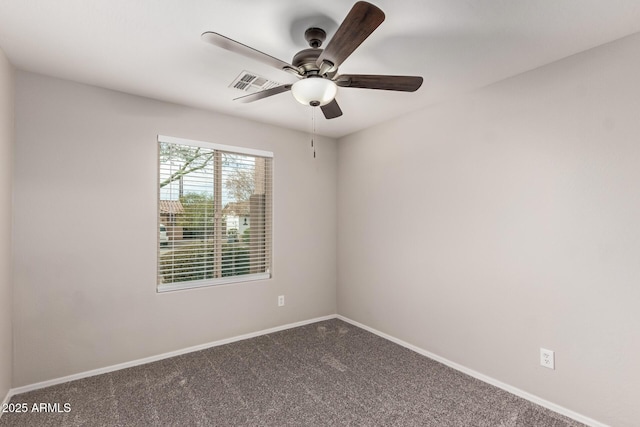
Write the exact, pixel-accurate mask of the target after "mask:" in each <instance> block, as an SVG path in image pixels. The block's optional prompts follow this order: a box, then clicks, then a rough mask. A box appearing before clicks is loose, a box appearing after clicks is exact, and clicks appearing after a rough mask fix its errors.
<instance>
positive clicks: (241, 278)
mask: <svg viewBox="0 0 640 427" xmlns="http://www.w3.org/2000/svg"><path fill="white" fill-rule="evenodd" d="M161 143H168V144H180V145H188V146H192V147H202V148H206V149H212V150H219V151H225V152H230V153H234V154H244V155H249V156H256V157H265V158H269V159H271V190H270V195H271V200H270V201H269V208H270V211H271V212H270V213H269V214H268V218H269V220H270V224H269V229H270V230H271V234H272V233H273V231H272V230H273V213H272V211H273V175H274V173H273V163H274V162H273V157H274V156H273V153H272V152H271V151H265V150H258V149H253V148H247V147H238V146H232V145H225V144H219V143H214V142H206V141H198V140H192V139H185V138H179V137H174V136H166V135H158V138H157V142H156V144H157V145H156V147H157V149H158V150H159V149H160V144H161ZM158 159H159V152H158V153H157V155H156V161H157V160H158ZM159 177H160V168H159V163H158V179H157V180H156V188H157V190H158V194H157V198H156V199H157V205H156V218H157V224H156V230H158V229H159V226H160V215H159V206H158V205H159V203H160V187H159V186H158V182H159ZM158 240H159V233H158ZM269 245H270V247H269V248H268V252H269V261H270V263H272V262H273V243H272V237H271V239H270V241H269ZM156 256H157V259H156V276H157V275H158V268H159V264H160V244H159V241H158V244H157V250H156ZM271 269H272V265H269V267H268V268H267V271H266V272H264V273H253V274H242V275H237V276H227V277H218V278H211V279H203V280H191V281H185V282H174V283H160V284H158V283H157V282H156V292H158V293H162V292H170V291H177V290H184V289H194V288H202V287H209V286H217V285H227V284H233V283H242V282H251V281H256V280H267V279H271Z"/></svg>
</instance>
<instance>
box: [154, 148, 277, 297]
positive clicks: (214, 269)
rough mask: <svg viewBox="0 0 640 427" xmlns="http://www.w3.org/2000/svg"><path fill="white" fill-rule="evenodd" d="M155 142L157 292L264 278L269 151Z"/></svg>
mask: <svg viewBox="0 0 640 427" xmlns="http://www.w3.org/2000/svg"><path fill="white" fill-rule="evenodd" d="M158 143H159V148H158V149H159V156H158V157H159V177H158V223H159V225H158V275H157V276H158V291H160V292H162V291H169V290H177V289H185V288H192V287H201V286H209V285H215V284H223V283H232V282H239V281H247V280H259V279H266V278H269V277H270V274H271V229H272V226H271V224H272V217H271V211H272V206H271V205H272V157H273V154H272V153H270V152H265V151H260V150H251V149H245V148H240V147H232V146H228V145H220V144H212V143H206V142H201V141H191V140H184V139H179V138H173V137H166V136H159V137H158Z"/></svg>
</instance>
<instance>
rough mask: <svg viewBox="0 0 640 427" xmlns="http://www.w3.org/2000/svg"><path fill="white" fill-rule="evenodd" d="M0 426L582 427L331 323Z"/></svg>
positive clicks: (95, 391) (167, 369)
mask: <svg viewBox="0 0 640 427" xmlns="http://www.w3.org/2000/svg"><path fill="white" fill-rule="evenodd" d="M42 402H44V403H59V404H60V408H61V410H64V407H63V405H64V403H69V404H70V405H71V410H70V412H66V413H65V412H62V413H38V412H28V413H26V414H15V413H9V414H4V415H3V416H2V418H0V426H58V425H61V426H172V425H175V426H189V425H194V426H195V425H202V426H244V425H251V426H342V425H353V426H438V427H440V426H491V427H494V426H503V427H507V426H541V427H542V426H544V427H556V426H557V427H566V426H580V425H582V424H580V423H577V422H575V421H572V420H570V419H568V418H565V417H563V416H561V415H559V414H556V413H554V412H551V411H549V410H547V409H544V408H542V407H539V406H536V405H534V404H532V403H530V402H528V401H526V400H523V399H521V398H519V397H516V396H514V395H512V394H509V393H507V392H505V391H502V390H500V389H498V388H495V387H493V386H490V385H488V384H486V383H483V382H481V381H478V380H476V379H474V378H471V377H469V376H467V375H465V374H462V373H460V372H458V371H455V370H453V369H451V368H448V367H446V366H444V365H442V364H440V363H438V362H435V361H433V360H430V359H428V358H426V357H424V356H421V355H419V354H417V353H415V352H412V351H410V350H407V349H405V348H404V347H401V346H398V345H396V344H394V343H391V342H389V341H387V340H385V339H382V338H380V337H378V336H376V335H373V334H371V333H369V332H367V331H364V330H362V329H360V328H356V327H354V326H352V325H350V324H348V323H345V322H342V321H340V320H337V319H336V320H329V321H324V322H319V323H315V324H312V325H307V326H303V327H299V328H294V329H289V330H286V331H282V332H278V333H274V334H270V335H264V336H261V337H257V338H253V339H249V340H245V341H240V342H236V343H232V344H227V345H224V346H219V347H214V348H211V349H208V350H203V351H198V352H194V353H190V354H187V355H183V356H178V357H174V358H171V359H165V360H162V361H159V362H154V363H150V364H146V365H141V366H137V367H134V368H129V369H124V370H121V371H117V372H112V373H109V374H104V375H98V376H95V377H91V378H86V379H82V380H78V381H72V382H68V383H65V384H60V385H57V386H53V387H49V388H46V389H41V390H36V391H32V392H29V393H24V394H20V395H16V396H13V398H12V399H11V403H27V404H28V405H29V408H30V409H31V407H32V405H33V403H42Z"/></svg>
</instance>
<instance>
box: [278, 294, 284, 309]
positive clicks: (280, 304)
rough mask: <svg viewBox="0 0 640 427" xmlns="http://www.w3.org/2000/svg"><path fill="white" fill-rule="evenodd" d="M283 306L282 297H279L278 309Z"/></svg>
mask: <svg viewBox="0 0 640 427" xmlns="http://www.w3.org/2000/svg"><path fill="white" fill-rule="evenodd" d="M283 305H284V295H280V296H279V297H278V307H282V306H283Z"/></svg>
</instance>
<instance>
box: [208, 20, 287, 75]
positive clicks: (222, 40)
mask: <svg viewBox="0 0 640 427" xmlns="http://www.w3.org/2000/svg"><path fill="white" fill-rule="evenodd" d="M200 37H201V38H202V40H203V41H205V42H207V43H210V44H212V45H214V46H218V47H221V48H223V49H226V50H228V51H230V52H234V53H237V54H240V55H242V56H246V57H247V58H251V59H254V60H256V61H260V62H262V63H264V64H267V65H271V66H272V67H276V68H279V69H281V70H284V71H287V72H290V73H293V74H296V75H300V71H298V69H297V68H296V67H294V66H293V65H291V64H289V63H287V62H284V61H282V60H280V59H278V58H274V57H273V56H271V55H267V54H266V53H264V52H260V51H259V50H256V49H254V48H252V47H249V46H247V45H245V44H242V43H240V42H237V41H235V40H233V39H230V38H229V37H225V36H223V35H221V34H218V33H214V32H212V31H206V32H204V33H202V35H201V36H200Z"/></svg>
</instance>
